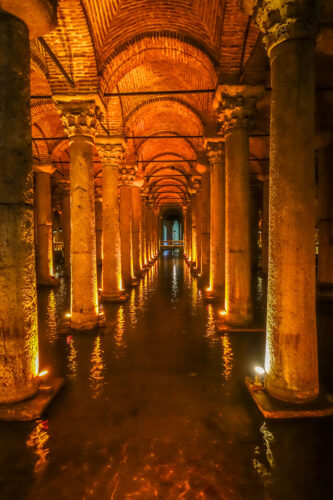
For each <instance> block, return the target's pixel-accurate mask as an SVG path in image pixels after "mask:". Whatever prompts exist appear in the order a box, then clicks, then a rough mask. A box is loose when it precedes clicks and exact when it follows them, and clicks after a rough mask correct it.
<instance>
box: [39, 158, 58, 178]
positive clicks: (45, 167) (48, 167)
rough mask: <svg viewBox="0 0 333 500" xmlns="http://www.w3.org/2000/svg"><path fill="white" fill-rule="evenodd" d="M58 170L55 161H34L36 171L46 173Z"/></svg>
mask: <svg viewBox="0 0 333 500" xmlns="http://www.w3.org/2000/svg"><path fill="white" fill-rule="evenodd" d="M55 170H56V168H55V166H54V165H53V163H51V162H50V161H46V162H43V161H34V162H33V171H34V172H35V173H44V174H50V175H51V174H53V172H54V171H55Z"/></svg>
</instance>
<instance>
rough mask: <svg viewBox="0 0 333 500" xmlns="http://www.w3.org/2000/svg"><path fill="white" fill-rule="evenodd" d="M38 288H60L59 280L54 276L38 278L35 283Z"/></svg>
mask: <svg viewBox="0 0 333 500" xmlns="http://www.w3.org/2000/svg"><path fill="white" fill-rule="evenodd" d="M37 285H38V286H60V280H59V279H58V278H56V277H55V276H49V277H48V278H39V279H38V281H37Z"/></svg>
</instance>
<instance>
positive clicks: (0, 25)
mask: <svg viewBox="0 0 333 500" xmlns="http://www.w3.org/2000/svg"><path fill="white" fill-rule="evenodd" d="M7 4H8V8H9V9H13V14H14V15H11V14H10V13H7V12H4V11H1V13H0V117H1V119H0V200H1V203H0V270H1V271H0V274H1V279H0V317H1V322H0V403H13V402H17V401H21V400H23V399H26V398H29V397H32V396H33V395H34V394H35V393H36V392H37V388H38V381H37V379H38V377H37V375H38V372H39V358H38V330H37V294H36V267H35V248H34V210H33V171H32V147H31V123H30V80H29V78H30V45H29V29H30V34H32V35H34V36H41V35H42V34H43V33H44V32H46V31H48V30H49V29H50V28H51V19H50V20H49V22H47V19H46V17H47V16H46V14H45V19H44V18H43V15H44V7H45V9H46V7H49V10H50V12H51V10H52V5H51V4H50V3H49V2H45V3H44V5H40V6H39V9H40V12H39V10H38V9H37V7H36V8H34V6H33V5H32V6H31V12H29V16H32V17H35V18H36V19H37V20H39V24H38V25H37V26H34V23H31V25H30V26H29V16H28V17H27V19H24V20H23V21H22V20H20V19H19V17H20V5H19V3H17V5H14V6H13V5H11V2H7ZM36 10H38V12H37V13H36ZM28 26H29V28H28ZM32 30H34V31H32ZM37 30H38V31H37Z"/></svg>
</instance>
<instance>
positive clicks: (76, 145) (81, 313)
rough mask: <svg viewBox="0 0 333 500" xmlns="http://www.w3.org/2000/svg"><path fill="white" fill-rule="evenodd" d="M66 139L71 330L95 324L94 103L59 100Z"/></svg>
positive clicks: (84, 328) (96, 312) (96, 305)
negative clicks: (69, 230) (68, 151)
mask: <svg viewBox="0 0 333 500" xmlns="http://www.w3.org/2000/svg"><path fill="white" fill-rule="evenodd" d="M58 106H59V111H60V114H61V118H62V121H63V123H64V127H65V131H66V133H67V134H68V136H69V144H70V162H71V163H70V197H71V320H70V326H71V328H73V329H74V330H91V329H93V328H95V327H96V326H97V325H98V291H97V266H96V231H95V193H94V189H95V188H94V172H93V144H94V136H95V134H96V127H97V125H98V119H97V116H98V111H97V108H96V105H95V102H94V101H79V100H74V99H73V100H71V101H67V102H66V101H62V102H61V101H60V102H58Z"/></svg>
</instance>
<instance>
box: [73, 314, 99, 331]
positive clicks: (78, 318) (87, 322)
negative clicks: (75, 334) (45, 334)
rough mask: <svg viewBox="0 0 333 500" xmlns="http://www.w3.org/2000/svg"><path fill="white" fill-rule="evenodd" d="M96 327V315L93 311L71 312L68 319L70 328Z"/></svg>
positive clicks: (84, 328)
mask: <svg viewBox="0 0 333 500" xmlns="http://www.w3.org/2000/svg"><path fill="white" fill-rule="evenodd" d="M97 327H98V316H97V314H95V313H90V314H89V312H88V311H85V312H82V313H80V312H72V316H71V319H70V328H71V330H94V329H95V328H97Z"/></svg>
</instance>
